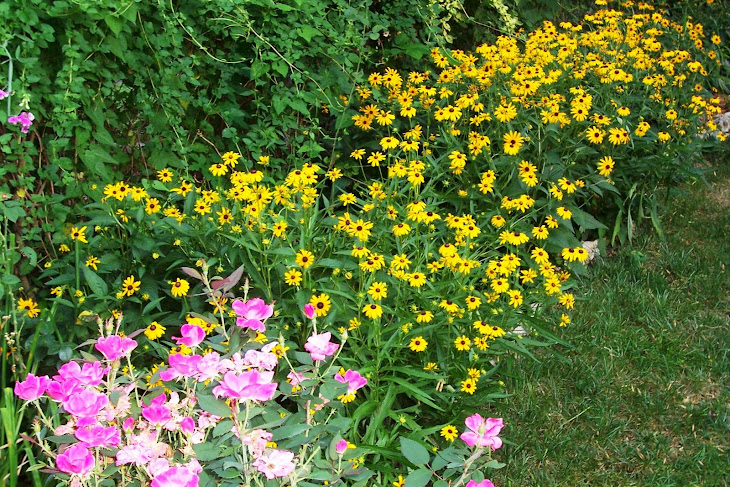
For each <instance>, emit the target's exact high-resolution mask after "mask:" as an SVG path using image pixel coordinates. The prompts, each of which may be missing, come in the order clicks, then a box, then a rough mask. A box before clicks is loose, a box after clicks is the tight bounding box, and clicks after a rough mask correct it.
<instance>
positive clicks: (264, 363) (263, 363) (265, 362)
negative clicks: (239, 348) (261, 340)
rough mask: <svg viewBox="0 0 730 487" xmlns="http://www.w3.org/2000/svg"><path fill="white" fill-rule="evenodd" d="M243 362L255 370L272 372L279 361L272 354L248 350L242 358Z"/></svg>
mask: <svg viewBox="0 0 730 487" xmlns="http://www.w3.org/2000/svg"><path fill="white" fill-rule="evenodd" d="M243 362H244V363H245V364H246V365H249V366H251V367H256V368H257V369H265V370H274V368H275V367H276V365H277V364H278V363H279V359H277V358H276V355H275V354H273V353H265V352H259V351H258V350H249V351H247V352H246V355H244V356H243Z"/></svg>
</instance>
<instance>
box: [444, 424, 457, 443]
mask: <svg viewBox="0 0 730 487" xmlns="http://www.w3.org/2000/svg"><path fill="white" fill-rule="evenodd" d="M440 434H441V436H442V437H443V438H444V439H445V440H446V441H454V440H455V439H456V437H457V436H459V430H458V429H457V428H456V426H454V425H452V424H447V425H446V426H444V427H443V428H441V432H440Z"/></svg>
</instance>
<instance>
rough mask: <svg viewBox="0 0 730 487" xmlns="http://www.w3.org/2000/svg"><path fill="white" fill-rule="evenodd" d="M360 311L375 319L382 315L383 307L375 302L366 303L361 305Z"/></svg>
mask: <svg viewBox="0 0 730 487" xmlns="http://www.w3.org/2000/svg"><path fill="white" fill-rule="evenodd" d="M362 312H363V314H364V315H365V316H367V317H368V318H370V319H371V320H377V319H378V318H380V317H381V316H383V308H382V307H381V306H380V305H379V304H375V303H371V304H366V305H365V306H363V308H362Z"/></svg>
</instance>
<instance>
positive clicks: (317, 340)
mask: <svg viewBox="0 0 730 487" xmlns="http://www.w3.org/2000/svg"><path fill="white" fill-rule="evenodd" d="M330 338H332V333H330V332H328V331H327V332H325V333H320V334H319V335H318V334H316V333H313V334H312V336H310V337H309V338H307V343H305V344H304V349H305V350H306V351H307V352H309V354H310V355H311V356H312V360H315V361H317V360H324V359H325V358H327V357H328V356H329V355H334V353H335V352H336V351H337V349H338V348H340V346H339V345H338V344H336V343H331V342H330Z"/></svg>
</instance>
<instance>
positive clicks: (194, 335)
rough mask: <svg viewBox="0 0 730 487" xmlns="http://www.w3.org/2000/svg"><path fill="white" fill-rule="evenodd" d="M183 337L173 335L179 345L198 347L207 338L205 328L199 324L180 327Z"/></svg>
mask: <svg viewBox="0 0 730 487" xmlns="http://www.w3.org/2000/svg"><path fill="white" fill-rule="evenodd" d="M180 334H181V335H182V337H172V339H173V340H175V341H176V342H177V344H178V345H187V346H188V347H190V348H194V347H197V346H198V345H200V344H201V343H202V342H203V340H204V339H205V330H203V327H201V326H198V325H187V324H186V325H183V326H182V327H181V328H180Z"/></svg>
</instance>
